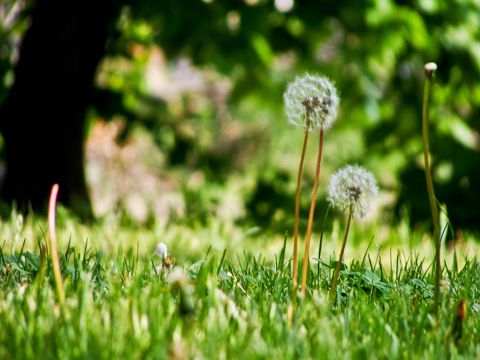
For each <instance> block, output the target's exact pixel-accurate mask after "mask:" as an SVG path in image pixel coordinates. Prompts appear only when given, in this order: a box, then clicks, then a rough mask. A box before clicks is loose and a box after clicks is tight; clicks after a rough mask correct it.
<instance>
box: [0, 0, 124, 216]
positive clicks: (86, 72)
mask: <svg viewBox="0 0 480 360" xmlns="http://www.w3.org/2000/svg"><path fill="white" fill-rule="evenodd" d="M119 8H120V6H119V4H118V3H114V1H113V0H111V1H108V0H101V1H95V0H37V1H36V5H35V8H34V9H33V12H32V17H31V27H30V28H29V29H28V30H27V32H26V34H25V37H24V39H23V42H22V45H21V49H20V57H19V61H18V63H17V65H16V67H15V81H14V84H13V86H12V88H11V89H10V92H9V95H8V97H7V99H6V101H5V103H4V105H3V107H2V108H1V109H0V131H1V132H2V135H3V137H4V142H5V153H6V168H7V169H6V177H5V179H4V183H3V186H2V189H1V193H0V196H1V198H2V199H3V200H4V201H6V202H8V203H12V202H14V203H16V205H17V206H18V207H19V208H20V209H26V208H27V207H28V208H32V209H33V210H35V211H43V210H44V209H45V207H44V205H45V203H46V200H47V198H48V194H49V191H50V188H51V186H52V185H53V184H54V183H58V184H59V186H60V192H59V201H60V202H62V203H63V204H64V205H66V206H69V207H71V208H72V209H73V210H74V211H75V212H76V213H77V214H79V215H81V216H86V217H90V216H91V215H92V210H91V204H90V200H89V196H88V190H87V185H86V181H85V172H84V167H83V166H84V156H83V147H84V134H85V113H86V109H87V106H88V105H89V102H90V99H91V94H92V92H93V85H94V77H95V70H96V68H97V65H98V63H99V61H100V60H101V58H102V56H103V55H104V53H105V43H106V41H107V37H108V33H109V31H108V30H109V28H110V26H111V24H112V21H113V20H114V19H115V17H116V15H117V14H118V10H119Z"/></svg>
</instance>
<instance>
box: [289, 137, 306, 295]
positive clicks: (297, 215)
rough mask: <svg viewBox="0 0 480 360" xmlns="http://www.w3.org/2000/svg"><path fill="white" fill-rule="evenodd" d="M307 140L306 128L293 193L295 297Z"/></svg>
mask: <svg viewBox="0 0 480 360" xmlns="http://www.w3.org/2000/svg"><path fill="white" fill-rule="evenodd" d="M307 142H308V130H305V137H304V138H303V147H302V155H301V157H300V165H299V166H298V179H297V192H296V194H295V224H294V228H293V275H292V276H293V277H292V298H293V299H295V296H296V294H297V278H298V223H299V222H300V188H301V184H302V173H303V163H304V160H305V150H306V148H307Z"/></svg>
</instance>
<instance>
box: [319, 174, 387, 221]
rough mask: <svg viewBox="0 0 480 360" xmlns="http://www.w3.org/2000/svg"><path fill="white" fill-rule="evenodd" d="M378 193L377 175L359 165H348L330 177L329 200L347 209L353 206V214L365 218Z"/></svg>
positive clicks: (340, 207)
mask: <svg viewBox="0 0 480 360" xmlns="http://www.w3.org/2000/svg"><path fill="white" fill-rule="evenodd" d="M377 193H378V187H377V182H376V180H375V177H374V176H373V175H372V173H370V172H369V171H367V170H366V169H364V168H363V167H361V166H358V165H347V166H345V167H343V168H341V169H340V170H338V171H336V172H335V173H334V174H333V175H332V177H331V178H330V184H329V186H328V201H329V202H330V203H331V204H332V205H333V206H335V207H338V208H339V209H341V210H343V211H345V210H347V209H349V208H350V206H352V210H353V215H354V216H355V217H356V218H363V217H364V216H365V215H366V213H367V212H368V209H369V208H370V202H371V200H372V198H373V197H375V195H377Z"/></svg>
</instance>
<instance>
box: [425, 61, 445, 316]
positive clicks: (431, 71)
mask: <svg viewBox="0 0 480 360" xmlns="http://www.w3.org/2000/svg"><path fill="white" fill-rule="evenodd" d="M436 70H437V64H435V63H433V62H429V63H427V64H425V66H424V71H425V76H426V79H425V85H424V88H423V106H422V139H423V159H424V163H425V181H426V183H427V192H428V202H429V204H430V210H431V213H432V223H433V241H434V244H435V267H434V269H435V288H434V289H435V292H434V312H435V315H438V307H439V305H440V278H441V276H442V269H441V266H442V264H441V259H440V251H441V246H440V225H439V220H438V208H437V199H436V197H435V191H434V189H433V180H432V174H431V171H430V160H429V152H430V139H429V135H428V122H429V113H428V112H429V108H430V96H431V93H432V84H433V79H434V77H435V71H436Z"/></svg>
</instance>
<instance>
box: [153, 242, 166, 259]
mask: <svg viewBox="0 0 480 360" xmlns="http://www.w3.org/2000/svg"><path fill="white" fill-rule="evenodd" d="M155 255H157V256H159V257H160V258H161V259H162V260H163V259H165V258H166V257H167V256H168V251H167V245H165V243H163V242H161V243H158V244H157V247H156V248H155Z"/></svg>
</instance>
